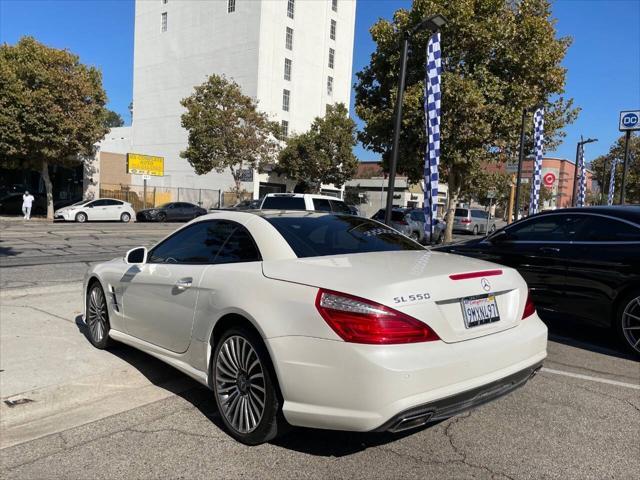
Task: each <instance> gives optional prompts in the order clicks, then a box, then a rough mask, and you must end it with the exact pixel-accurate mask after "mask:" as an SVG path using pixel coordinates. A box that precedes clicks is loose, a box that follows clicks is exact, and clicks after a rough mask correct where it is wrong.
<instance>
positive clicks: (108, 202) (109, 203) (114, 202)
mask: <svg viewBox="0 0 640 480" xmlns="http://www.w3.org/2000/svg"><path fill="white" fill-rule="evenodd" d="M102 201H103V202H104V203H103V204H102V205H103V206H105V207H112V206H115V205H122V202H119V201H117V200H102Z"/></svg>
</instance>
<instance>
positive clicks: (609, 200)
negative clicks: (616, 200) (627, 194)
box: [607, 158, 618, 205]
mask: <svg viewBox="0 0 640 480" xmlns="http://www.w3.org/2000/svg"><path fill="white" fill-rule="evenodd" d="M617 166H618V159H617V158H614V159H613V160H611V176H610V177H609V197H608V198H607V205H613V195H614V192H615V190H616V167H617Z"/></svg>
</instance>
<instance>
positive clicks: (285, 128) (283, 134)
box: [280, 120, 289, 139]
mask: <svg viewBox="0 0 640 480" xmlns="http://www.w3.org/2000/svg"><path fill="white" fill-rule="evenodd" d="M288 136H289V122H287V121H286V120H282V122H280V138H282V139H285V138H287V137H288Z"/></svg>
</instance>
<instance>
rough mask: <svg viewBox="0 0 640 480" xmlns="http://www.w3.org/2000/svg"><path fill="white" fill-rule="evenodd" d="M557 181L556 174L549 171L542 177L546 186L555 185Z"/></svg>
mask: <svg viewBox="0 0 640 480" xmlns="http://www.w3.org/2000/svg"><path fill="white" fill-rule="evenodd" d="M555 182H556V176H555V175H554V174H553V173H551V172H549V173H545V174H544V177H542V183H544V186H545V187H553V184H554V183H555Z"/></svg>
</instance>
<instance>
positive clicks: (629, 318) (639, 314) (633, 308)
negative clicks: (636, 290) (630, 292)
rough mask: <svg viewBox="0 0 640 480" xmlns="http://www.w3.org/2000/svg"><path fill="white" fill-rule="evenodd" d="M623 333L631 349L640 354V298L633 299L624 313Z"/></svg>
mask: <svg viewBox="0 0 640 480" xmlns="http://www.w3.org/2000/svg"><path fill="white" fill-rule="evenodd" d="M622 333H623V334H624V338H625V339H626V340H627V342H628V343H629V345H630V346H631V348H633V349H634V350H635V351H636V352H638V353H640V296H638V297H635V298H631V299H630V300H629V303H627V306H626V307H625V308H624V310H623V311H622Z"/></svg>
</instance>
